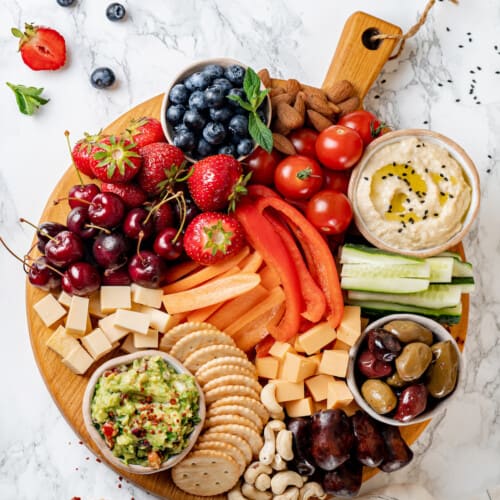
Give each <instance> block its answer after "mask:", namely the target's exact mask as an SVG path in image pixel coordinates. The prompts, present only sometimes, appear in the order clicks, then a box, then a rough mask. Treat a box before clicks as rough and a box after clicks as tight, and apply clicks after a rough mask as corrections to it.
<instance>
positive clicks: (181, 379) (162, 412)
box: [83, 350, 205, 474]
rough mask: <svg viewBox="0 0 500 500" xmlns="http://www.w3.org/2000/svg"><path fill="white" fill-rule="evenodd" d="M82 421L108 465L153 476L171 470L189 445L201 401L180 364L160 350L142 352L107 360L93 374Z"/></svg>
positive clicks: (198, 428)
mask: <svg viewBox="0 0 500 500" xmlns="http://www.w3.org/2000/svg"><path fill="white" fill-rule="evenodd" d="M83 419H84V422H85V425H86V428H87V431H88V433H89V434H90V436H91V438H92V439H93V441H94V442H95V444H96V445H97V446H98V447H99V449H100V451H101V452H102V454H103V455H104V456H105V457H106V459H107V460H108V461H110V462H111V463H112V464H113V465H115V466H116V467H118V468H120V469H123V470H126V471H128V472H133V473H134V474H151V473H154V472H159V471H162V470H165V469H169V468H170V467H173V466H174V465H175V464H176V463H177V462H179V461H180V460H182V459H183V458H184V456H185V455H186V454H187V453H188V452H189V450H190V449H191V448H192V447H193V445H194V443H195V442H196V439H197V438H198V435H199V434H200V432H201V429H202V427H203V421H204V419H205V400H204V397H203V391H202V389H201V388H200V386H199V385H198V383H197V382H196V379H195V377H194V376H193V375H192V374H191V373H190V372H189V371H188V370H187V369H186V368H184V366H183V365H182V364H181V363H179V361H177V360H176V359H174V358H172V357H171V356H169V355H168V354H166V353H164V352H162V351H156V350H148V351H140V352H136V353H133V354H128V355H126V356H120V357H117V358H114V359H111V360H110V361H108V362H106V363H104V364H103V365H102V366H100V367H99V368H98V369H97V370H96V371H95V372H94V373H93V375H92V377H91V378H90V380H89V382H88V385H87V389H86V391H85V395H84V398H83Z"/></svg>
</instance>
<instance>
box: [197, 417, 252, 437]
mask: <svg viewBox="0 0 500 500" xmlns="http://www.w3.org/2000/svg"><path fill="white" fill-rule="evenodd" d="M226 424H238V425H246V426H247V427H250V429H253V430H254V431H255V432H257V433H259V434H260V431H261V429H259V428H258V427H257V426H256V425H255V424H254V423H253V422H252V421H251V420H250V419H248V418H245V417H241V416H240V415H230V414H227V413H226V414H222V415H215V416H214V417H210V418H207V419H206V420H205V428H206V429H210V427H216V426H217V425H226Z"/></svg>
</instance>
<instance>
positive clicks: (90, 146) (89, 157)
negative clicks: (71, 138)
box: [72, 132, 104, 179]
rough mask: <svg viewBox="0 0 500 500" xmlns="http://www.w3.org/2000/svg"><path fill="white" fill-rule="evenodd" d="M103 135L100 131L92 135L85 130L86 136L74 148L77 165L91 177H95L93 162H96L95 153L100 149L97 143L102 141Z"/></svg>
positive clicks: (74, 158)
mask: <svg viewBox="0 0 500 500" xmlns="http://www.w3.org/2000/svg"><path fill="white" fill-rule="evenodd" d="M103 138H104V136H103V135H101V133H100V132H99V133H98V134H95V135H90V134H88V133H87V132H85V137H84V138H83V139H80V140H79V141H78V142H77V143H76V144H75V147H74V148H73V152H72V155H73V161H74V162H75V166H76V168H77V169H78V170H80V172H81V173H82V174H85V175H88V176H89V177H90V178H92V179H93V178H94V177H95V176H94V172H92V166H91V165H92V164H93V163H94V159H93V158H94V154H95V153H96V152H97V150H98V149H99V148H98V147H97V144H98V143H99V141H102V139H103Z"/></svg>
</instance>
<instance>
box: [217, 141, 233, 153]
mask: <svg viewBox="0 0 500 500" xmlns="http://www.w3.org/2000/svg"><path fill="white" fill-rule="evenodd" d="M217 153H219V154H220V155H230V156H236V149H235V147H234V146H233V145H232V144H226V145H225V146H221V147H220V148H219V151H217Z"/></svg>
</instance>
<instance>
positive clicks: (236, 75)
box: [161, 58, 271, 162]
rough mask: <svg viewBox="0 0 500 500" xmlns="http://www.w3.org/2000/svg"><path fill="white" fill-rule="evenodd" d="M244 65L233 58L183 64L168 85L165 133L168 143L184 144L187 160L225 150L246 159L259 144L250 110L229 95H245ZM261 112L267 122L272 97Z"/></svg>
mask: <svg viewBox="0 0 500 500" xmlns="http://www.w3.org/2000/svg"><path fill="white" fill-rule="evenodd" d="M246 68H247V66H246V65H244V64H242V63H240V62H239V61H236V60H234V59H229V58H218V59H208V60H204V61H199V62H197V63H194V64H192V65H191V66H189V67H187V68H185V69H184V70H183V71H182V72H181V73H180V74H179V75H178V76H177V77H176V78H175V80H174V81H173V83H172V85H171V86H170V87H169V88H168V89H167V91H166V93H165V97H164V99H163V103H162V108H161V123H162V126H163V132H164V133H165V136H166V138H167V141H168V142H169V143H170V144H173V145H174V146H177V147H179V148H180V149H182V151H183V152H184V155H185V156H186V159H187V160H189V161H191V162H195V161H198V160H201V159H202V158H205V157H207V156H211V155H214V154H227V155H231V156H234V157H235V158H236V159H237V160H239V161H242V160H243V159H245V158H246V157H247V156H248V155H250V154H251V153H252V152H253V150H254V149H255V148H256V147H257V144H256V143H255V141H254V140H253V139H252V137H251V136H250V134H249V132H248V116H249V112H248V111H246V110H245V109H243V108H242V107H241V106H240V105H239V104H238V103H237V102H235V101H233V100H231V99H228V96H230V95H237V96H239V97H241V98H242V99H243V100H246V94H245V91H244V90H243V80H244V78H245V72H246ZM263 88H264V87H263V86H262V85H261V89H263ZM257 113H258V115H259V117H260V119H261V120H262V122H263V123H265V124H266V125H267V126H268V127H269V125H270V123H271V102H270V98H269V96H267V97H266V99H264V101H263V102H262V104H261V106H260V107H259V109H258V110H257Z"/></svg>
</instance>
